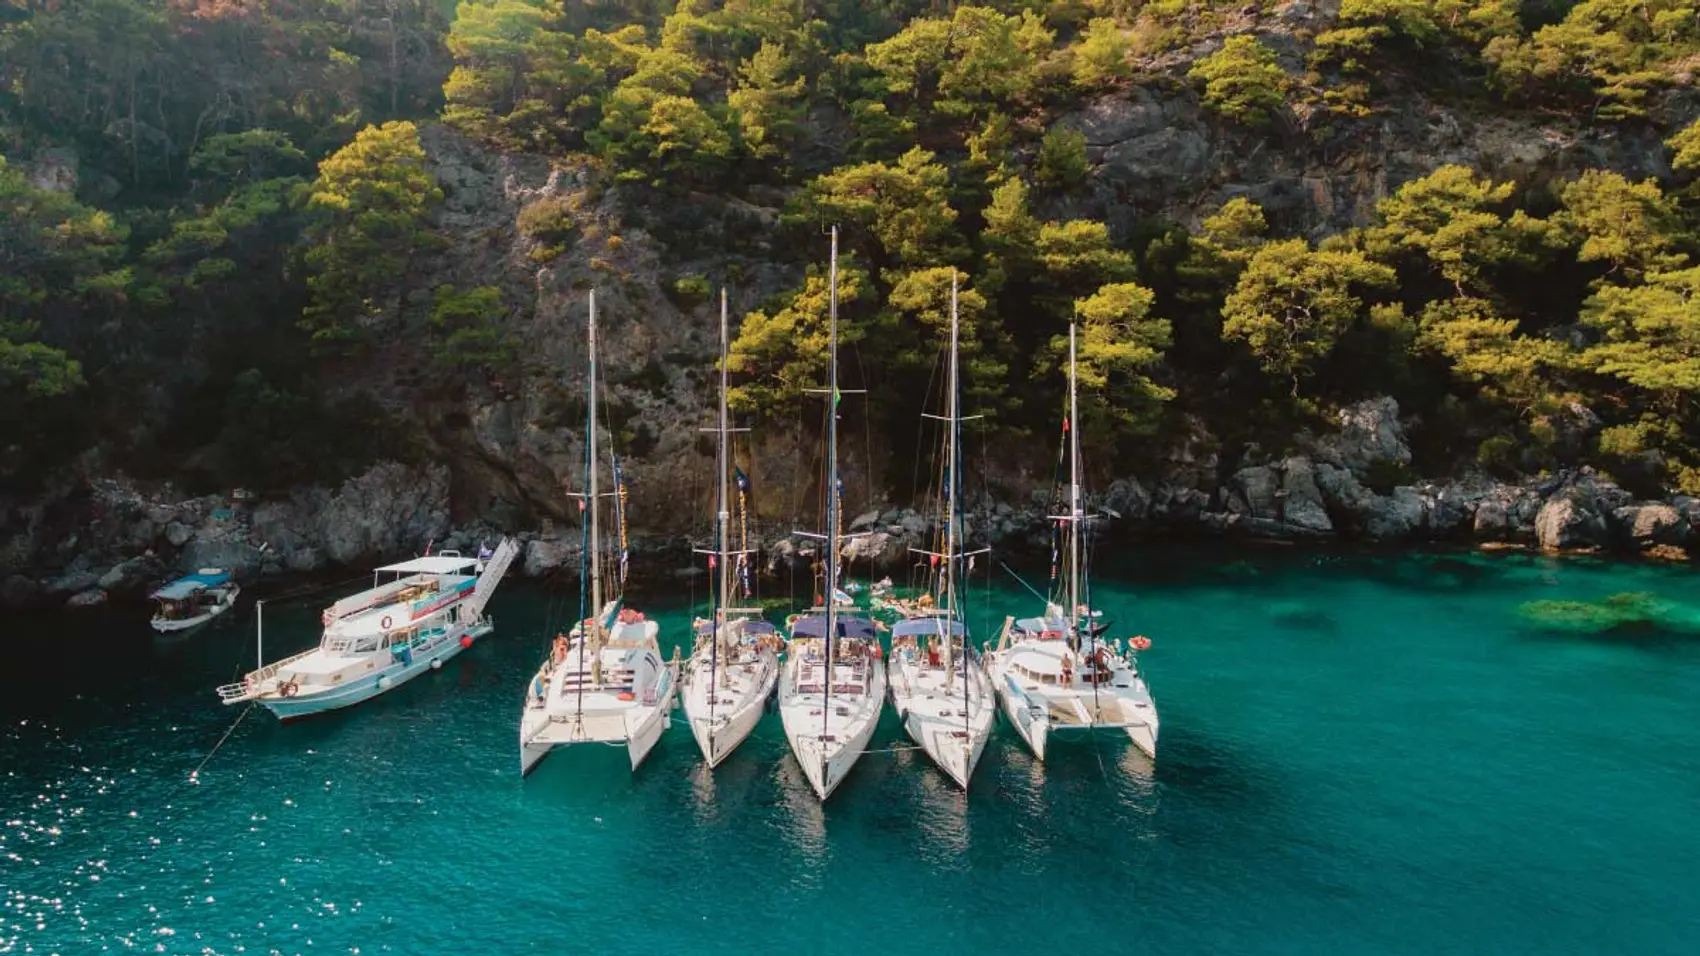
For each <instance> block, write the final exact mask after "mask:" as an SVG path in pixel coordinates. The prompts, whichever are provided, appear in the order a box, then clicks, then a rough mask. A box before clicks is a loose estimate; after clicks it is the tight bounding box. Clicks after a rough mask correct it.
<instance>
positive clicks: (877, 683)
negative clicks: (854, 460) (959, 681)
mask: <svg viewBox="0 0 1700 956" xmlns="http://www.w3.org/2000/svg"><path fill="white" fill-rule="evenodd" d="M828 284H829V287H830V289H831V294H830V300H829V301H830V302H831V305H830V308H829V312H828V315H829V318H828V323H829V324H828V343H829V344H828V349H829V354H828V359H827V387H826V389H825V392H826V406H827V408H826V482H825V485H824V486H823V491H824V494H825V496H826V533H825V534H824V535H809V537H816V538H821V539H822V540H823V541H824V544H825V547H824V549H823V552H822V558H821V564H822V566H823V569H824V576H825V582H824V587H823V589H822V592H821V593H823V594H825V595H828V596H829V597H828V599H827V600H826V602H825V604H826V606H825V607H823V608H815V609H814V610H812V611H810V612H808V613H806V614H801V615H797V616H795V617H793V618H792V620H791V641H790V645H789V649H788V650H787V652H786V655H785V667H784V670H783V672H782V674H781V675H780V679H779V715H780V718H781V719H782V720H783V722H784V724H785V736H786V738H787V739H788V740H789V741H790V742H791V752H792V753H793V754H795V755H796V757H797V763H798V764H800V765H801V766H802V768H803V775H804V776H806V777H807V778H808V779H809V785H810V786H811V787H813V788H814V791H815V794H816V795H818V796H819V797H820V798H821V799H822V800H825V799H826V798H827V797H829V796H831V795H832V792H833V790H835V789H837V787H838V785H839V784H840V783H842V782H843V781H844V778H845V776H846V775H848V774H849V773H850V768H851V767H853V766H855V765H856V761H857V759H859V758H860V757H861V756H862V753H863V751H865V750H867V747H868V740H869V738H871V737H872V736H873V735H874V727H875V725H877V724H878V723H879V716H880V709H881V708H882V707H883V706H884V704H885V684H886V673H885V659H884V657H883V656H882V655H881V653H880V644H879V635H878V634H877V633H875V631H874V624H873V622H872V621H871V620H869V619H868V618H867V617H866V616H865V615H863V614H861V613H859V612H855V611H850V610H845V609H841V608H840V606H839V602H838V601H837V600H836V596H837V595H838V594H839V587H838V563H839V553H838V552H839V538H840V533H839V528H838V524H839V518H840V511H841V509H842V505H841V503H840V502H839V500H838V498H839V494H840V491H839V483H838V398H839V389H838V229H837V227H834V228H833V230H832V266H831V270H830V274H829V278H828Z"/></svg>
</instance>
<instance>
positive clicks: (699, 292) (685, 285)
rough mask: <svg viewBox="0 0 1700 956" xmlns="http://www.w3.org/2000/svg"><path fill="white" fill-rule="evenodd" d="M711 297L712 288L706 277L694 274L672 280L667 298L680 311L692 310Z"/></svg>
mask: <svg viewBox="0 0 1700 956" xmlns="http://www.w3.org/2000/svg"><path fill="white" fill-rule="evenodd" d="M713 295H714V287H713V286H712V285H710V284H709V282H708V277H707V276H704V275H698V274H696V273H692V274H690V275H683V276H680V277H679V278H677V279H674V280H673V284H672V286H670V287H669V288H668V297H669V298H671V299H672V300H673V302H674V304H676V305H678V306H679V308H681V309H694V308H696V307H697V306H699V305H702V304H703V303H704V302H707V301H708V300H709V298H710V297H712V296H713Z"/></svg>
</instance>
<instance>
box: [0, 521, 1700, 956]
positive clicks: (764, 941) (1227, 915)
mask: <svg viewBox="0 0 1700 956" xmlns="http://www.w3.org/2000/svg"><path fill="white" fill-rule="evenodd" d="M1119 563H1120V567H1118V568H1116V569H1114V570H1113V571H1108V570H1106V571H1105V572H1104V573H1102V574H1101V575H1100V578H1099V588H1098V593H1097V595H1096V597H1097V599H1098V603H1099V604H1100V605H1101V606H1103V607H1105V608H1107V609H1108V611H1109V612H1110V613H1111V615H1112V616H1114V617H1115V618H1117V619H1119V620H1120V621H1121V622H1123V623H1120V624H1118V625H1117V626H1116V627H1115V628H1114V629H1113V630H1112V634H1115V635H1117V636H1127V635H1128V634H1131V633H1133V632H1134V631H1135V630H1138V631H1140V632H1143V633H1145V634H1146V635H1148V636H1150V637H1151V638H1152V639H1153V640H1154V642H1155V646H1154V648H1153V649H1152V650H1150V651H1148V652H1146V654H1145V655H1144V664H1145V669H1146V671H1147V673H1148V674H1149V676H1150V679H1151V681H1152V685H1153V688H1154V690H1155V693H1156V694H1157V699H1158V703H1159V705H1160V707H1161V708H1162V715H1163V738H1162V743H1161V757H1160V759H1159V760H1158V761H1157V762H1156V763H1155V764H1154V765H1153V764H1152V763H1150V762H1148V761H1146V760H1145V759H1144V758H1143V757H1141V756H1139V755H1138V754H1137V753H1136V752H1135V751H1134V750H1133V749H1132V748H1131V746H1128V745H1126V744H1124V743H1121V742H1111V741H1108V740H1106V741H1105V742H1104V743H1103V744H1102V745H1101V746H1097V747H1093V746H1090V745H1078V746H1071V747H1060V746H1059V747H1056V748H1054V750H1055V752H1054V759H1053V760H1051V761H1050V762H1048V763H1046V764H1044V765H1042V766H1041V765H1037V764H1035V763H1034V762H1033V761H1032V760H1031V759H1029V757H1028V756H1027V755H1026V754H1025V753H1024V752H1023V751H1021V750H1020V749H1019V744H1018V742H1017V741H1016V739H1015V737H1014V735H1013V734H1012V733H1011V732H1010V731H1009V730H1008V728H1007V727H1002V726H1000V727H999V728H998V731H997V733H996V735H995V738H994V740H993V743H992V745H991V746H990V747H989V748H988V751H987V755H986V757H985V759H984V761H983V762H982V764H981V766H980V768H979V770H978V773H977V776H976V778H975V781H974V783H975V790H974V792H973V793H972V794H971V795H969V796H968V797H966V798H965V797H964V796H963V795H961V794H960V793H957V792H955V791H953V790H952V789H951V788H950V787H949V786H947V785H946V784H945V782H944V781H943V778H942V777H941V776H940V775H939V774H938V773H937V772H936V771H933V770H932V769H931V768H930V767H928V766H926V765H925V764H924V762H923V760H922V759H920V758H919V757H918V755H916V754H913V753H903V752H900V753H873V754H869V755H868V756H866V757H864V758H863V760H862V762H861V764H860V765H859V766H858V768H857V770H856V772H855V774H854V775H853V776H852V778H851V779H850V780H849V781H848V782H847V783H846V784H845V785H844V786H843V788H842V789H841V790H840V791H839V792H838V793H837V794H836V795H835V796H834V798H833V800H832V802H831V803H830V804H828V805H827V806H826V807H825V808H822V807H821V806H820V805H819V804H818V803H817V801H816V800H815V799H814V798H813V796H812V795H811V794H810V792H809V790H808V787H807V784H806V783H805V782H804V781H803V779H802V777H801V775H800V773H798V772H797V771H796V770H795V768H794V767H793V766H792V765H791V763H790V760H789V757H788V756H787V751H786V748H785V742H784V738H783V735H782V734H781V732H780V728H779V722H778V719H777V717H769V718H768V719H767V720H766V721H765V722H764V723H763V725H762V726H761V727H760V728H759V730H758V732H757V735H756V736H755V737H753V738H752V739H751V740H750V741H749V742H748V743H747V744H746V745H745V746H744V748H743V749H742V750H741V751H740V752H739V753H738V754H736V755H734V756H733V757H732V758H730V759H729V760H728V761H727V762H726V763H725V764H724V765H723V766H722V767H721V768H720V769H719V770H718V771H716V772H715V773H714V774H713V775H712V776H710V775H708V774H706V773H704V772H703V770H702V768H701V766H700V763H699V760H698V757H697V754H696V752H695V749H694V746H693V745H692V742H691V739H690V736H689V734H688V733H687V732H686V731H685V729H684V728H683V727H682V726H678V725H675V727H674V728H673V729H672V730H671V731H670V732H669V734H668V736H666V737H665V738H664V739H663V741H662V744H661V745H660V746H659V747H658V748H657V749H656V752H655V754H654V755H653V756H652V757H651V758H650V760H649V762H648V763H647V764H646V765H645V766H644V767H643V769H642V770H641V771H640V772H639V773H638V774H636V775H635V776H634V775H632V774H631V773H630V772H629V771H628V770H627V769H626V766H625V763H624V754H623V752H621V751H617V750H612V749H609V750H599V751H596V752H591V753H585V754H576V753H569V754H565V755H561V754H558V755H556V756H554V757H552V758H550V760H549V761H548V762H547V763H545V764H544V765H543V767H542V768H541V769H539V771H538V772H537V773H536V774H534V775H533V776H532V777H531V778H530V779H528V780H526V781H525V782H523V783H522V782H521V780H520V778H519V774H518V772H517V759H518V758H517V754H516V750H517V741H516V735H517V730H516V727H517V720H518V705H519V701H520V694H521V690H522V685H523V683H524V681H525V679H526V677H527V675H528V674H529V673H530V671H531V670H532V668H533V667H534V666H535V664H536V661H537V659H538V658H539V657H540V655H541V654H542V650H543V645H544V639H543V636H542V634H543V626H544V623H545V619H546V618H548V617H549V616H550V614H551V602H550V599H549V598H548V597H547V596H546V595H545V594H544V593H543V592H542V591H541V590H538V589H536V588H528V587H525V586H523V585H515V584H509V585H506V586H504V588H503V590H502V592H501V593H500V594H499V595H498V597H497V599H496V601H495V602H494V606H493V613H494V614H495V615H496V619H497V626H498V627H497V634H496V635H495V637H493V638H492V639H490V640H488V641H484V642H481V643H480V644H478V645H477V646H476V647H475V648H474V649H473V650H471V651H469V652H467V653H466V654H463V655H461V656H460V657H459V658H458V659H457V660H456V661H455V662H454V663H453V664H452V665H451V666H449V667H446V668H445V669H444V670H443V671H442V672H441V673H437V674H431V675H427V676H425V677H422V678H420V679H419V680H416V681H414V682H413V683H411V684H409V685H407V686H405V687H403V688H401V689H399V690H397V691H394V692H392V693H390V694H388V695H386V696H385V697H383V698H380V699H379V700H377V701H374V702H372V703H369V704H367V705H363V706H361V707H358V708H355V709H353V710H351V711H347V712H344V713H341V714H337V715H332V716H328V717H325V718H322V719H317V720H313V721H308V722H305V723H301V724H296V725H291V726H288V727H283V726H280V725H278V724H277V723H276V721H275V720H272V719H271V718H270V717H269V716H268V715H266V714H265V713H264V712H262V711H255V712H254V713H253V714H251V715H250V716H249V717H248V719H246V720H245V721H243V722H242V723H241V724H240V725H239V726H237V727H236V729H235V731H234V732H233V733H231V734H230V737H229V739H228V741H227V742H226V743H225V744H224V745H223V747H222V749H221V750H219V752H218V753H217V755H216V756H215V757H214V758H213V759H212V760H211V761H210V762H209V763H208V764H207V765H206V768H205V769H204V770H203V771H202V772H201V778H200V783H199V784H198V785H192V784H190V783H188V782H187V777H188V774H189V772H190V771H191V770H192V769H194V767H195V766H196V765H197V764H198V763H199V762H200V761H201V760H202V759H203V758H204V757H205V756H206V755H207V753H208V752H209V751H210V750H211V749H212V748H213V746H214V744H215V743H217V742H218V740H219V738H220V736H221V735H222V734H224V733H225V731H226V730H227V729H228V728H229V727H230V724H231V721H232V719H233V718H234V717H235V713H234V712H233V711H232V710H230V709H225V708H222V707H221V706H220V705H219V704H218V702H217V701H216V699H215V698H214V697H213V696H212V688H213V687H214V686H215V685H216V684H218V683H221V682H223V681H225V680H227V679H229V678H230V676H231V675H232V673H233V672H234V671H235V668H236V666H237V665H238V664H239V663H246V662H248V661H249V660H251V655H252V632H251V628H249V627H248V626H247V625H248V623H249V622H239V623H231V624H225V625H221V627H220V628H217V629H214V630H209V631H206V632H203V633H200V634H196V635H193V636H190V637H188V638H185V639H181V640H176V641H172V640H158V639H154V638H152V637H151V636H150V633H149V632H148V631H147V629H146V625H145V621H144V620H143V615H142V614H140V613H135V612H122V613H121V612H118V611H111V612H107V611H97V612H91V614H92V616H89V615H78V616H72V615H68V614H67V615H56V616H51V617H44V618H39V619H30V620H17V619H14V620H11V621H9V622H8V624H9V625H10V626H9V627H8V631H9V633H7V634H6V635H5V637H4V639H3V640H0V767H3V768H4V769H3V771H0V953H61V954H81V953H98V952H122V951H130V950H137V951H142V952H163V953H240V952H247V953H272V952H276V953H306V952H328V953H398V954H419V953H454V954H509V953H591V952H596V953H605V952H613V953H691V954H733V953H809V954H838V953H844V954H852V953H855V954H862V953H881V954H890V956H908V954H921V953H936V952H941V951H947V952H962V951H969V950H984V951H986V952H1023V951H1025V952H1069V951H1081V952H1105V953H1122V952H1126V953H1156V954H1163V953H1317V952H1330V953H1412V954H1418V953H1421V954H1435V953H1608V952H1611V953H1637V954H1647V953H1681V954H1693V953H1695V952H1700V906H1697V905H1696V904H1700V822H1697V820H1700V817H1697V812H1700V734H1697V733H1696V731H1697V729H1700V637H1694V636H1691V635H1680V634H1675V633H1668V632H1665V631H1661V630H1659V629H1657V628H1656V627H1652V626H1644V627H1640V628H1637V629H1632V630H1627V631H1619V632H1613V633H1608V634H1599V635H1588V634H1576V633H1558V632H1548V631H1542V630H1539V629H1536V628H1534V627H1531V626H1529V625H1528V624H1527V623H1525V622H1524V620H1523V619H1522V618H1520V617H1519V616H1518V615H1517V613H1516V608H1517V606H1518V605H1519V604H1520V603H1522V602H1524V601H1529V600H1543V599H1551V598H1570V599H1579V600H1593V599H1597V598H1600V597H1604V596H1606V595H1609V594H1612V593H1616V592H1622V591H1651V592H1654V593H1656V594H1658V595H1660V596H1662V597H1665V598H1668V599H1671V600H1674V601H1678V602H1684V603H1686V602H1688V601H1691V600H1692V601H1694V602H1696V603H1700V594H1697V593H1696V589H1695V587H1694V579H1693V576H1692V574H1691V573H1690V572H1688V571H1685V570H1681V569H1671V568H1660V567H1645V566H1626V565H1610V564H1603V563H1594V562H1583V561H1553V560H1547V559H1538V558H1530V557H1493V558H1485V557H1476V556H1468V555H1419V556H1414V557H1413V556H1405V557H1391V556H1375V555H1353V554H1342V553H1315V552H1305V551H1298V550H1289V549H1268V550H1252V551H1242V552H1237V553H1236V552H1229V551H1226V550H1197V551H1175V550H1173V549H1164V550H1156V549H1153V550H1149V551H1142V552H1137V553H1133V554H1128V555H1125V556H1124V557H1123V559H1122V560H1121V561H1120V562H1119ZM999 577H1000V580H998V581H997V582H994V583H995V587H994V588H993V590H992V592H991V593H990V594H987V593H984V592H983V589H982V591H977V592H976V594H975V596H974V600H973V602H972V611H973V614H974V619H973V622H974V623H975V625H976V627H977V633H978V634H979V635H981V636H988V635H989V634H990V633H991V630H992V629H991V627H990V626H989V625H988V624H987V622H988V621H990V620H992V619H994V618H995V619H999V620H1001V617H1002V615H1003V614H1004V613H1007V612H1011V611H1020V612H1023V613H1025V612H1026V611H1027V610H1028V609H1029V608H1030V607H1031V605H1030V604H1029V603H1028V602H1026V601H1024V600H1022V599H1021V598H1022V594H1021V592H1020V591H1019V590H1018V589H1017V588H1016V586H1015V585H1013V584H1012V583H1009V579H1008V578H1007V576H1003V575H1001V574H1000V576H999ZM669 591H672V592H675V593H674V594H673V598H674V599H673V600H672V601H671V602H668V601H666V600H665V599H664V595H667V594H668V593H669ZM688 591H689V588H688V586H687V585H686V584H684V583H683V580H682V579H678V578H673V577H669V576H666V575H661V576H658V577H657V579H656V580H654V581H652V582H650V586H649V587H648V588H647V589H646V590H644V591H643V592H642V593H640V594H639V595H638V596H637V598H636V599H635V602H634V603H639V604H640V605H643V606H647V607H648V609H649V610H650V611H651V612H652V613H659V614H660V616H661V617H662V618H663V620H664V621H665V622H673V623H682V622H683V621H684V617H685V607H684V598H685V597H687V596H688ZM699 596H700V595H699ZM328 600H329V598H324V599H319V598H314V599H312V600H308V601H299V602H296V603H293V604H285V605H282V606H277V607H273V608H271V609H270V610H268V613H267V622H268V628H267V630H268V634H269V635H271V638H270V640H269V641H268V656H270V655H271V654H273V653H276V654H281V653H284V652H286V651H289V650H292V649H294V648H296V647H300V646H305V645H306V644H308V643H310V642H311V641H312V640H313V637H314V631H315V630H316V628H317V617H318V613H319V608H320V606H321V605H322V604H324V603H328ZM575 609H576V608H575ZM1132 621H1137V622H1138V623H1137V627H1135V626H1132V625H1131V624H1129V623H1128V622H1132ZM673 633H675V634H676V633H677V631H676V630H675V631H674V632H673ZM900 738H901V730H900V729H899V728H898V727H897V725H896V723H895V721H893V720H892V719H891V718H890V716H889V714H888V716H887V719H886V722H885V724H884V725H883V726H882V729H881V731H880V734H879V736H878V737H876V746H881V747H891V746H894V745H897V744H899V743H900V742H901V739H900Z"/></svg>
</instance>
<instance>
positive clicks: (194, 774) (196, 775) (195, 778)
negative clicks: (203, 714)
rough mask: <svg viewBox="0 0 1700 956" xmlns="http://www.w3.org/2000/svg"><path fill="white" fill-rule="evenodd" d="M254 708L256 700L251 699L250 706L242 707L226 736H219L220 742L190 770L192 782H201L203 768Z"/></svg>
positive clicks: (225, 733) (190, 780)
mask: <svg viewBox="0 0 1700 956" xmlns="http://www.w3.org/2000/svg"><path fill="white" fill-rule="evenodd" d="M253 709H254V702H253V701H249V702H248V706H246V707H244V708H242V713H240V714H237V715H236V720H235V722H234V723H232V724H231V725H230V728H229V729H228V730H226V731H225V732H224V736H223V737H220V738H218V743H216V744H213V749H212V750H210V751H208V752H207V755H206V757H204V758H202V760H201V762H200V763H199V764H198V765H196V767H195V769H193V770H191V771H189V782H190V783H199V782H200V778H201V768H202V767H205V766H206V765H207V762H208V761H210V760H212V758H213V757H214V756H216V755H217V754H218V751H219V748H220V747H223V746H224V742H225V741H226V740H229V739H230V735H231V734H233V733H235V732H236V728H237V727H239V726H241V724H242V720H243V718H245V717H247V716H248V712H249V711H251V710H253Z"/></svg>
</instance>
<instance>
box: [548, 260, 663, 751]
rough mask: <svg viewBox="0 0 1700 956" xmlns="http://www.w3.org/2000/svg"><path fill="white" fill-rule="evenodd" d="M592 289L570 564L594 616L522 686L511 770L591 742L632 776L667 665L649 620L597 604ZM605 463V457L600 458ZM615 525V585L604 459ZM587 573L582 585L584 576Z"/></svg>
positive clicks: (646, 747)
mask: <svg viewBox="0 0 1700 956" xmlns="http://www.w3.org/2000/svg"><path fill="white" fill-rule="evenodd" d="M596 376H597V367H596V293H595V292H594V291H593V292H591V294H590V374H589V375H588V377H587V380H588V382H589V395H590V397H589V401H588V409H587V419H588V420H587V423H586V428H585V454H584V467H585V482H586V484H587V486H588V488H587V492H586V494H585V495H584V497H583V499H582V500H581V503H580V508H581V509H582V510H584V511H585V512H587V518H586V522H585V526H584V529H585V542H586V543H585V545H584V550H585V557H586V559H587V560H585V561H584V562H582V563H581V564H580V572H579V573H580V575H581V578H580V582H579V586H580V594H581V598H580V600H581V602H582V601H583V599H584V598H585V597H588V598H589V600H590V605H589V607H590V608H592V609H595V613H594V614H591V615H590V616H585V614H584V611H585V610H586V608H585V607H584V605H583V604H582V603H581V605H580V617H581V618H582V620H581V621H580V622H579V623H578V624H575V625H574V626H573V628H572V631H571V632H570V633H569V634H563V635H558V636H557V637H556V638H555V640H554V644H553V646H552V648H551V650H550V653H549V655H548V656H547V657H545V658H544V659H543V664H542V666H540V667H539V668H538V669H537V674H536V675H535V676H533V677H532V679H531V684H530V686H528V687H527V688H526V693H525V703H524V705H523V707H522V709H521V711H520V722H519V769H520V773H521V774H526V773H530V772H531V770H532V768H533V767H535V766H537V762H538V761H540V760H542V759H543V758H544V757H546V756H548V755H549V752H550V751H552V750H554V749H555V748H556V747H565V746H569V745H572V744H585V743H599V744H607V745H611V746H617V747H625V748H626V753H627V755H628V756H630V757H631V762H632V769H633V770H636V769H637V768H638V765H639V764H641V763H643V759H644V758H645V757H647V756H649V751H650V749H651V748H652V747H654V746H655V742H656V741H658V740H660V739H661V732H662V731H663V730H666V729H667V725H668V722H669V721H668V711H669V710H671V709H672V706H673V698H674V693H675V690H676V686H675V678H676V676H677V675H676V674H675V672H674V670H675V666H676V665H674V664H670V663H668V662H666V661H663V660H662V658H661V648H660V646H659V645H658V644H657V643H656V640H655V638H656V634H657V632H658V627H657V625H656V623H655V622H654V621H651V620H647V619H645V618H644V616H643V615H642V614H640V613H638V612H636V611H633V610H631V609H629V608H625V607H623V601H622V597H620V596H616V597H615V598H614V599H612V600H610V601H608V602H606V603H604V602H603V580H602V539H601V533H602V529H601V524H600V521H601V510H602V509H601V492H600V490H599V486H598V481H597V473H598V462H597V451H596V437H597V435H596V412H597V408H596ZM610 457H611V456H610ZM613 474H614V492H613V493H612V497H613V498H614V500H615V502H616V505H615V519H616V525H617V528H618V530H619V538H620V542H621V557H620V561H619V575H618V582H619V585H620V586H621V588H623V587H624V585H625V577H626V575H625V568H626V562H625V554H624V543H625V514H624V510H625V509H624V507H623V505H622V504H621V502H622V501H623V497H624V496H623V494H622V489H621V488H620V470H619V463H618V462H617V461H614V462H613ZM585 575H588V578H589V580H588V581H586V580H585V579H584V576H585Z"/></svg>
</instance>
